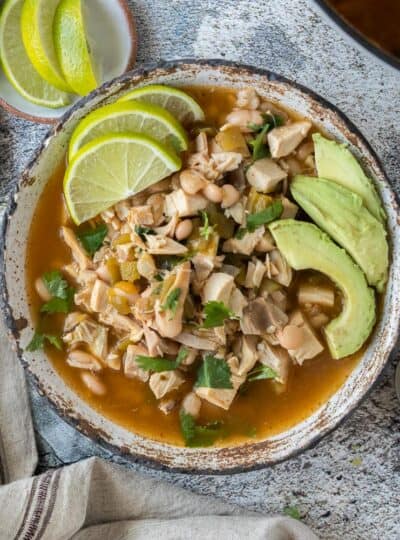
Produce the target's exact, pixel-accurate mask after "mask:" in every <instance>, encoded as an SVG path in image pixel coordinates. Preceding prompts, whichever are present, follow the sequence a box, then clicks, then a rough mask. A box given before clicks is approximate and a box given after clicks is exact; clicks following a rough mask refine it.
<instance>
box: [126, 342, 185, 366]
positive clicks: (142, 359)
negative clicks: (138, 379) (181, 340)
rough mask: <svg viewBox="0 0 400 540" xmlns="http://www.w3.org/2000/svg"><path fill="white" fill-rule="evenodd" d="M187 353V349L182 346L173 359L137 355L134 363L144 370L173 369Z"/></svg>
mask: <svg viewBox="0 0 400 540" xmlns="http://www.w3.org/2000/svg"><path fill="white" fill-rule="evenodd" d="M187 355H188V350H187V349H185V348H184V347H183V348H182V349H181V350H180V351H179V353H178V356H177V357H176V358H175V360H168V359H167V358H154V357H152V356H137V357H136V363H137V365H138V366H139V367H140V368H141V369H144V370H145V371H156V372H162V371H173V370H174V369H176V368H178V367H179V366H180V365H181V364H182V362H183V361H184V360H185V358H186V357H187Z"/></svg>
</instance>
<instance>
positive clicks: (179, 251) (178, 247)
mask: <svg viewBox="0 0 400 540" xmlns="http://www.w3.org/2000/svg"><path fill="white" fill-rule="evenodd" d="M146 242H147V246H148V252H149V253H151V255H184V254H185V253H187V251H188V249H187V247H186V246H184V245H182V244H180V243H179V242H176V241H175V240H172V238H168V237H166V236H161V235H159V234H157V235H153V234H146Z"/></svg>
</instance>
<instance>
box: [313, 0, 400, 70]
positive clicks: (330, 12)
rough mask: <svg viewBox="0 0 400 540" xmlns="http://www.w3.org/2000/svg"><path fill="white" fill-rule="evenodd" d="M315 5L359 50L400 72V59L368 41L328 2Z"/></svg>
mask: <svg viewBox="0 0 400 540" xmlns="http://www.w3.org/2000/svg"><path fill="white" fill-rule="evenodd" d="M312 1H313V2H314V4H316V5H317V7H318V8H319V9H320V10H321V11H322V13H323V14H324V15H325V16H326V17H328V18H329V20H330V21H331V22H332V23H333V24H334V25H335V26H336V27H337V28H338V29H339V30H340V31H341V32H343V33H344V34H345V35H346V36H347V37H350V38H351V39H352V40H353V41H354V43H355V45H357V46H358V48H359V49H361V50H363V51H366V52H367V53H368V54H370V55H372V56H373V57H374V58H375V59H378V60H379V61H380V62H381V63H383V64H384V65H385V66H389V67H390V68H392V69H395V70H396V71H399V70H400V59H397V58H396V57H395V56H393V55H392V54H390V53H389V52H387V51H386V50H385V49H383V48H382V47H380V46H379V45H378V44H377V43H375V42H374V41H372V40H370V39H368V37H366V36H365V34H363V33H362V32H360V31H359V30H357V28H355V27H354V26H353V25H352V24H351V23H350V22H347V21H346V19H345V18H344V17H342V16H341V15H340V14H339V13H338V12H337V11H336V10H335V9H334V8H333V7H332V6H330V5H329V4H328V3H327V1H326V0H312Z"/></svg>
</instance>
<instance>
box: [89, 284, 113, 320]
mask: <svg viewBox="0 0 400 540" xmlns="http://www.w3.org/2000/svg"><path fill="white" fill-rule="evenodd" d="M109 290H110V287H109V286H108V285H107V284H106V283H104V281H101V280H100V279H96V281H95V282H94V285H93V289H92V294H91V295H90V309H91V310H92V311H94V312H96V313H101V312H102V311H105V309H106V308H107V305H108V291H109Z"/></svg>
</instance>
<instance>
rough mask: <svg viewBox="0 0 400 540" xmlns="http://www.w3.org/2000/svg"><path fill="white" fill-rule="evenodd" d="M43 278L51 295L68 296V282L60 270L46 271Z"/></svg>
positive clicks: (57, 296)
mask: <svg viewBox="0 0 400 540" xmlns="http://www.w3.org/2000/svg"><path fill="white" fill-rule="evenodd" d="M42 280H43V283H44V284H45V286H46V289H47V290H48V291H49V293H50V294H51V296H55V297H56V298H66V296H67V289H68V282H67V281H66V280H65V279H64V278H63V275H62V273H61V272H60V271H59V270H54V271H53V272H46V273H45V274H43V276H42Z"/></svg>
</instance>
